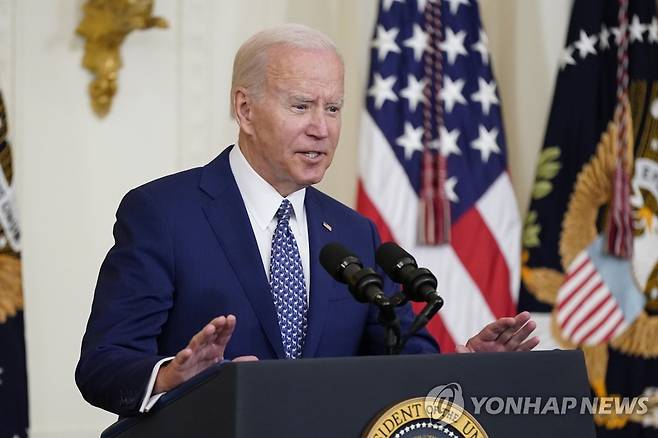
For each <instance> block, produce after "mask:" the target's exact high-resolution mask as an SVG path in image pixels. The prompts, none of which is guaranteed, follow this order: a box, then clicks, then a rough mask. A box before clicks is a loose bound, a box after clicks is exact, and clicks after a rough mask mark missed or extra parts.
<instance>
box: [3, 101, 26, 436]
mask: <svg viewBox="0 0 658 438" xmlns="http://www.w3.org/2000/svg"><path fill="white" fill-rule="evenodd" d="M7 135H8V125H7V116H6V111H5V105H4V102H3V99H2V94H1V93H0V438H5V437H6V438H23V437H27V428H28V404H27V368H26V363H25V335H24V333H25V332H24V325H23V292H22V281H21V261H20V231H19V228H18V220H17V216H16V210H15V204H14V199H13V191H12V188H11V181H12V179H13V167H12V157H11V148H10V145H9V141H8V139H7Z"/></svg>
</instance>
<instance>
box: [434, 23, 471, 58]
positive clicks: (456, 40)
mask: <svg viewBox="0 0 658 438" xmlns="http://www.w3.org/2000/svg"><path fill="white" fill-rule="evenodd" d="M464 38H466V31H463V30H462V31H459V32H457V33H456V34H455V33H454V32H453V31H452V29H450V28H448V29H447V30H446V38H445V41H443V42H442V43H439V47H440V48H441V50H443V51H444V52H446V53H447V54H448V62H449V63H450V64H454V63H455V60H456V59H457V56H458V55H466V48H465V47H464Z"/></svg>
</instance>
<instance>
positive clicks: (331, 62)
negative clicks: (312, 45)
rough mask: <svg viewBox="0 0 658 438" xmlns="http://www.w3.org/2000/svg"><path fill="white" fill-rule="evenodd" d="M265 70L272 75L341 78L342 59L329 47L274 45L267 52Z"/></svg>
mask: <svg viewBox="0 0 658 438" xmlns="http://www.w3.org/2000/svg"><path fill="white" fill-rule="evenodd" d="M266 72H267V75H268V76H272V77H297V76H307V77H309V78H313V77H315V78H317V79H322V78H328V79H340V80H341V81H342V79H343V61H342V59H341V58H340V56H339V55H338V54H337V53H336V52H335V51H334V50H331V49H305V48H299V47H291V46H274V47H271V48H270V49H269V50H268V52H267V64H266Z"/></svg>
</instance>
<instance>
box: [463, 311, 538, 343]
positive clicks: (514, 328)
mask: <svg viewBox="0 0 658 438" xmlns="http://www.w3.org/2000/svg"><path fill="white" fill-rule="evenodd" d="M535 328H537V323H535V322H534V321H531V320H530V313H528V312H521V313H519V314H518V315H516V316H515V317H514V318H512V317H507V318H500V319H499V320H497V321H494V322H492V323H491V324H488V325H487V326H486V327H484V328H483V329H482V330H481V331H480V333H478V334H477V335H475V336H473V337H472V338H471V339H469V340H468V342H466V345H465V346H462V345H457V347H456V349H457V352H458V353H474V352H497V351H530V350H532V349H533V348H535V347H536V346H537V345H538V344H539V338H538V337H537V336H533V337H532V338H530V339H527V338H528V336H530V334H531V333H532V332H533V331H534V330H535Z"/></svg>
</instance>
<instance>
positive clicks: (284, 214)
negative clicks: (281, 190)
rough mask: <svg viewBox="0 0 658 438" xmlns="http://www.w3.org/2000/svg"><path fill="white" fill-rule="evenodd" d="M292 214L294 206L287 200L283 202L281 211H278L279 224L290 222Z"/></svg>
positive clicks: (280, 207)
mask: <svg viewBox="0 0 658 438" xmlns="http://www.w3.org/2000/svg"><path fill="white" fill-rule="evenodd" d="M291 214H292V204H291V203H290V201H288V200H287V199H284V200H283V201H281V205H280V206H279V209H278V210H277V211H276V218H277V219H278V220H279V222H281V221H284V222H288V220H289V219H290V215H291Z"/></svg>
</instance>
